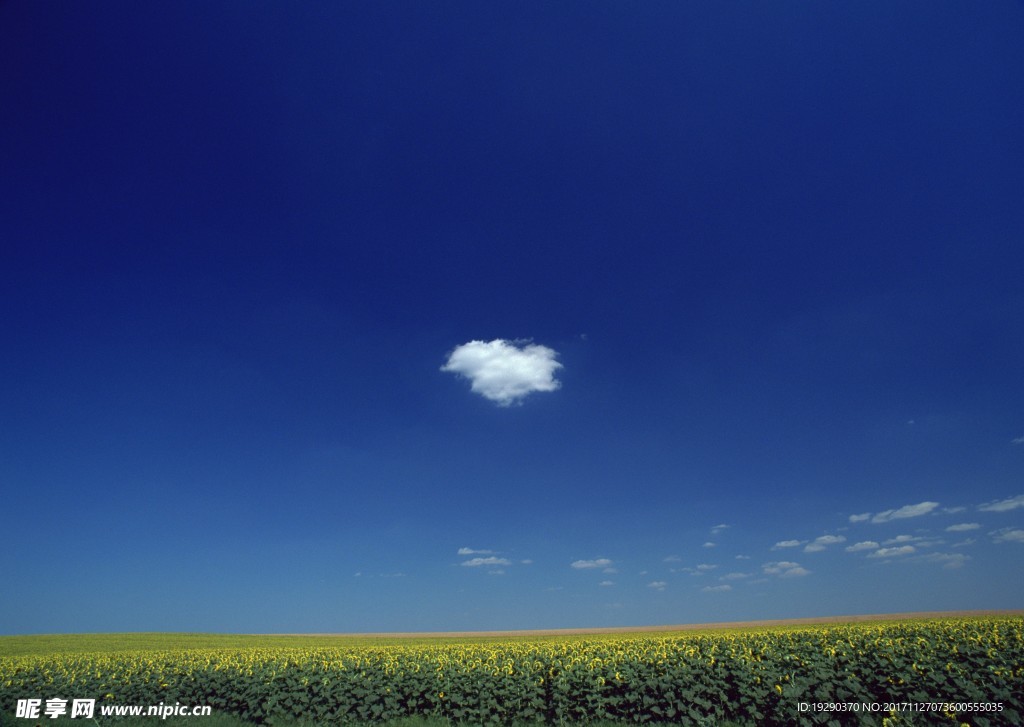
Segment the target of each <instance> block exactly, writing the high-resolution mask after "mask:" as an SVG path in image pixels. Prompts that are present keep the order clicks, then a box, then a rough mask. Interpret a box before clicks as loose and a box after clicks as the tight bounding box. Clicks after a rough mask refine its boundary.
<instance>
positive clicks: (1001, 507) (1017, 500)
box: [978, 495, 1024, 512]
mask: <svg viewBox="0 0 1024 727" xmlns="http://www.w3.org/2000/svg"><path fill="white" fill-rule="evenodd" d="M1018 507H1024V495H1017V496H1016V497H1008V498H1006V499H1005V500H993V501H992V502H986V503H985V504H984V505H978V509H979V510H981V511H982V512H1006V511H1007V510H1016V509H1017V508H1018Z"/></svg>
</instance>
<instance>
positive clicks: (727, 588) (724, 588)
mask: <svg viewBox="0 0 1024 727" xmlns="http://www.w3.org/2000/svg"><path fill="white" fill-rule="evenodd" d="M700 590H702V591H704V593H721V592H724V591H731V590H732V586H730V585H729V584H728V583H726V584H723V585H721V586H704V587H703V588H701V589H700Z"/></svg>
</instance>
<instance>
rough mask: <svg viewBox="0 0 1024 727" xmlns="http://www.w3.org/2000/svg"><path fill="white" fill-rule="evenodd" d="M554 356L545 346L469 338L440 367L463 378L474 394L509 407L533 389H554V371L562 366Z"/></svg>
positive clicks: (499, 339)
mask: <svg viewBox="0 0 1024 727" xmlns="http://www.w3.org/2000/svg"><path fill="white" fill-rule="evenodd" d="M557 355H558V354H557V353H556V352H555V351H554V350H552V349H550V348H548V347H547V346H539V345H537V344H532V343H527V344H523V345H522V346H518V345H517V342H516V341H506V340H503V339H501V338H496V339H495V340H493V341H470V342H469V343H464V344H462V345H461V346H456V347H455V350H453V351H452V352H451V353H450V354H449V356H448V362H447V363H446V364H445V365H444V366H442V367H441V370H442V371H450V372H451V373H454V374H458V375H460V376H464V377H466V378H467V379H469V380H470V382H471V384H472V386H471V388H472V390H473V391H474V392H476V393H477V394H480V395H481V396H483V397H485V398H487V399H490V400H491V401H493V402H497V404H498V405H499V406H510V405H512V404H515V403H517V402H519V401H521V400H522V399H523V397H525V396H527V395H528V394H531V393H533V392H534V391H555V390H556V389H557V388H558V387H559V386H561V383H560V382H558V381H556V380H555V372H556V371H558V369H560V368H562V364H560V363H558V361H556V360H555V358H556V357H557Z"/></svg>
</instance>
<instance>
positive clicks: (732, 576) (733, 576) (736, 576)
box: [718, 573, 750, 581]
mask: <svg viewBox="0 0 1024 727" xmlns="http://www.w3.org/2000/svg"><path fill="white" fill-rule="evenodd" d="M743 578H750V574H749V573H726V574H725V575H724V576H719V578H718V580H720V581H738V580H741V579H743Z"/></svg>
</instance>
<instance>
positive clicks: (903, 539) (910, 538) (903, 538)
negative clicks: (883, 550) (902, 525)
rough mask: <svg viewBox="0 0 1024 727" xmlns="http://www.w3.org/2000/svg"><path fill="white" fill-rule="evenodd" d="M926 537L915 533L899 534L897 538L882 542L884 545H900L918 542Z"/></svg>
mask: <svg viewBox="0 0 1024 727" xmlns="http://www.w3.org/2000/svg"><path fill="white" fill-rule="evenodd" d="M919 540H924V538H920V537H917V536H915V535H897V536H896V537H895V538H889V539H888V540H886V541H883V542H882V545H899V544H900V543H916V542H917V541H919Z"/></svg>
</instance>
